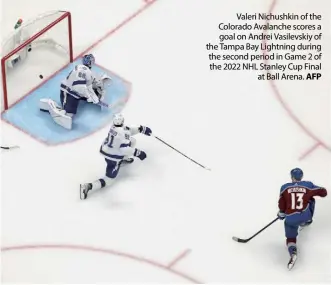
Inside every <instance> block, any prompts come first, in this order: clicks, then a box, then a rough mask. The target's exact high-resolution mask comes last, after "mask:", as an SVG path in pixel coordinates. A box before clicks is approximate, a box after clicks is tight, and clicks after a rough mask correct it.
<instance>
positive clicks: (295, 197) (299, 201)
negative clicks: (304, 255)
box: [278, 168, 327, 269]
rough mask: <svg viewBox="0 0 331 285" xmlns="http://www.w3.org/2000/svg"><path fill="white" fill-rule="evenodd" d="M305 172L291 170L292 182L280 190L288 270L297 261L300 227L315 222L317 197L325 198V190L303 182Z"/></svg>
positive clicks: (280, 206) (280, 213) (280, 211)
mask: <svg viewBox="0 0 331 285" xmlns="http://www.w3.org/2000/svg"><path fill="white" fill-rule="evenodd" d="M302 178H303V171H302V170H301V169H300V168H294V169H292V170H291V179H292V182H290V183H286V184H284V185H283V186H282V187H281V189H280V197H279V201H278V207H279V212H278V217H279V218H280V219H281V220H284V226H285V236H286V244H287V248H288V252H289V254H290V257H291V258H290V261H289V263H288V269H292V267H293V266H294V263H295V261H296V259H297V245H296V241H297V240H296V238H297V236H298V230H299V227H300V226H301V227H305V226H308V225H310V224H311V223H312V222H313V216H314V211H315V199H314V197H315V196H319V197H325V196H326V195H327V191H326V189H325V188H323V187H320V186H316V185H315V184H313V183H312V182H310V181H302Z"/></svg>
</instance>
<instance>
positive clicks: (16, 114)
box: [2, 62, 130, 145]
mask: <svg viewBox="0 0 331 285" xmlns="http://www.w3.org/2000/svg"><path fill="white" fill-rule="evenodd" d="M77 63H78V62H74V63H72V64H70V65H69V66H68V67H66V68H65V69H63V70H61V71H60V72H59V73H58V74H57V75H56V76H54V77H53V78H51V79H50V80H48V81H47V82H46V83H45V84H43V85H42V86H40V87H39V88H38V89H36V90H34V91H32V92H31V93H30V94H28V95H27V96H26V97H24V98H23V99H22V100H21V101H19V102H18V103H16V104H15V105H14V106H12V107H11V108H9V109H8V110H7V111H6V112H4V113H3V114H2V118H3V119H4V120H6V121H8V122H9V123H10V124H12V125H14V126H16V127H17V128H18V129H21V130H22V131H24V132H26V133H28V134H30V135H31V136H32V137H34V138H36V139H37V140H39V141H42V142H44V143H46V144H48V145H57V144H62V143H67V142H70V141H74V140H77V139H80V138H83V137H86V136H88V135H90V134H92V133H94V132H96V131H97V130H98V129H100V128H102V127H104V126H106V125H107V124H108V123H110V121H111V119H112V116H113V113H114V111H116V112H119V111H121V109H123V107H124V105H125V103H126V101H127V100H128V97H129V95H130V94H129V93H130V84H129V83H128V82H127V81H125V80H124V79H122V78H120V77H119V76H117V75H115V74H113V73H112V72H110V71H109V70H105V69H103V68H102V67H101V66H94V67H93V71H94V72H95V73H96V74H104V73H106V74H107V75H109V76H110V77H111V78H112V83H111V85H110V86H108V87H107V90H106V98H105V100H104V101H105V102H107V103H108V104H110V105H114V106H116V107H115V108H116V110H114V109H113V108H111V109H110V110H109V109H107V108H104V107H100V106H98V105H94V104H91V103H87V102H85V101H81V102H80V103H79V107H78V111H77V114H76V116H75V117H74V119H73V128H72V130H66V129H64V128H62V127H61V126H59V125H57V124H56V123H55V122H54V121H53V119H52V118H51V116H50V114H49V113H47V112H41V111H40V110H39V105H38V102H39V99H41V98H51V99H53V100H55V101H56V102H58V103H59V105H61V104H60V82H61V81H62V80H63V79H64V78H65V77H66V76H67V75H68V73H69V72H70V70H71V69H72V68H73V66H74V65H75V64H77Z"/></svg>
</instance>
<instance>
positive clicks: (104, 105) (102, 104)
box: [97, 101, 111, 109]
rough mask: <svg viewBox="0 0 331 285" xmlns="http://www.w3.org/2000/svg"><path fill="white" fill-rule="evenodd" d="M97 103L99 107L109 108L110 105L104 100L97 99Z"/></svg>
mask: <svg viewBox="0 0 331 285" xmlns="http://www.w3.org/2000/svg"><path fill="white" fill-rule="evenodd" d="M97 105H99V106H101V107H106V108H108V109H110V108H111V106H110V105H109V104H107V103H106V102H103V101H99V103H98V104H97Z"/></svg>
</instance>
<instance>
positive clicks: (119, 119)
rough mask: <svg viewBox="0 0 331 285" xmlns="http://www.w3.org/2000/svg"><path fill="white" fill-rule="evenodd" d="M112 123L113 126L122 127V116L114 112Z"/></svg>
mask: <svg viewBox="0 0 331 285" xmlns="http://www.w3.org/2000/svg"><path fill="white" fill-rule="evenodd" d="M113 125H114V126H115V127H122V126H123V125H124V116H123V115H122V114H120V113H119V114H115V115H114V118H113Z"/></svg>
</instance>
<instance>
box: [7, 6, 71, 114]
mask: <svg viewBox="0 0 331 285" xmlns="http://www.w3.org/2000/svg"><path fill="white" fill-rule="evenodd" d="M13 24H14V23H13ZM1 56H2V59H1V72H2V89H3V96H2V100H1V103H2V104H1V110H2V111H3V110H7V109H8V108H9V107H10V106H11V105H13V104H14V103H15V102H17V101H19V100H20V99H22V98H23V97H24V96H25V95H27V94H29V93H30V92H32V91H33V90H34V89H35V88H37V87H38V86H39V85H41V84H42V83H43V81H44V80H46V79H47V78H48V77H50V76H52V75H53V74H55V73H56V72H57V71H59V70H60V69H61V68H63V67H64V66H66V65H67V64H68V63H69V62H72V61H73V49H72V32H71V14H70V12H66V11H51V12H47V13H44V14H41V15H39V16H37V17H34V18H33V19H30V20H28V21H23V20H21V19H19V20H18V21H17V23H16V25H15V29H14V31H13V32H12V33H11V34H10V35H8V36H7V38H6V39H5V40H4V41H3V42H2V53H1ZM40 75H41V76H40Z"/></svg>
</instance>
